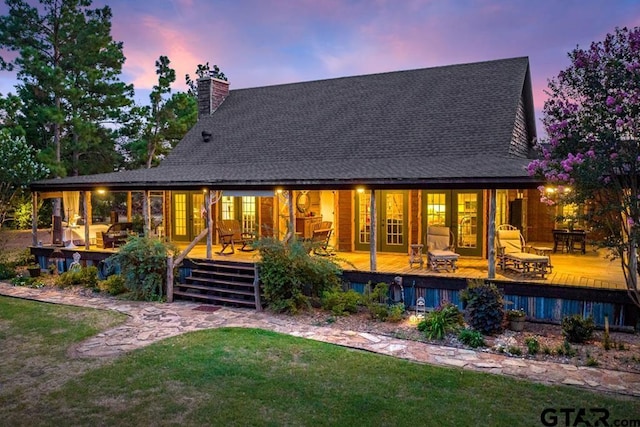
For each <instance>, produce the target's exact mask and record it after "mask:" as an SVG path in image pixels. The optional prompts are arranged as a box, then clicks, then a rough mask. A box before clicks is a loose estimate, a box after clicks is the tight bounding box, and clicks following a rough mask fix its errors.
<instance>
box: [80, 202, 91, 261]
mask: <svg viewBox="0 0 640 427" xmlns="http://www.w3.org/2000/svg"><path fill="white" fill-rule="evenodd" d="M82 196H83V199H84V200H83V202H82V221H83V222H84V248H85V249H86V250H89V248H90V247H91V242H90V241H89V237H90V236H89V212H90V206H89V204H90V203H91V192H90V191H83V192H82Z"/></svg>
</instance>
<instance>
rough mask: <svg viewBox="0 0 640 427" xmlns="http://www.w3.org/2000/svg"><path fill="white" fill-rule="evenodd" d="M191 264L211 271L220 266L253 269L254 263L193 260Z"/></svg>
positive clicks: (229, 268) (226, 268)
mask: <svg viewBox="0 0 640 427" xmlns="http://www.w3.org/2000/svg"><path fill="white" fill-rule="evenodd" d="M193 264H194V265H196V266H197V267H198V268H202V269H206V270H207V271H211V270H212V269H216V268H222V269H225V270H245V271H255V269H256V268H255V264H253V263H224V262H216V261H214V262H198V261H193Z"/></svg>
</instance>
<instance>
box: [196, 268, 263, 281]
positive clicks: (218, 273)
mask: <svg viewBox="0 0 640 427" xmlns="http://www.w3.org/2000/svg"><path fill="white" fill-rule="evenodd" d="M194 273H197V274H204V275H208V276H228V277H242V278H245V279H251V280H253V278H254V277H255V274H242V273H234V272H228V271H213V270H195V269H194V270H191V274H192V275H193V274H194Z"/></svg>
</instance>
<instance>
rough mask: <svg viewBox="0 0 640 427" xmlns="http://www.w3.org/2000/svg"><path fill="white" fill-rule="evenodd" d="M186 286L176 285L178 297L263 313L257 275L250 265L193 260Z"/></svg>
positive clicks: (253, 267)
mask: <svg viewBox="0 0 640 427" xmlns="http://www.w3.org/2000/svg"><path fill="white" fill-rule="evenodd" d="M191 264H192V265H193V267H192V268H191V273H190V274H189V275H188V276H187V277H185V280H184V281H185V283H179V284H176V285H175V289H174V291H173V294H174V296H175V297H177V298H181V299H188V300H192V301H203V302H207V303H211V304H218V305H229V306H236V307H252V308H255V309H257V310H261V309H262V307H261V305H260V300H259V288H258V274H257V269H256V266H255V264H253V263H248V262H234V261H219V260H215V261H212V260H198V261H196V260H191Z"/></svg>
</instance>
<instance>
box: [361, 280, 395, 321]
mask: <svg viewBox="0 0 640 427" xmlns="http://www.w3.org/2000/svg"><path fill="white" fill-rule="evenodd" d="M388 293H389V285H388V284H386V283H384V282H380V283H378V284H376V286H375V287H374V288H373V289H371V283H367V285H366V286H365V288H364V294H363V295H362V303H363V305H364V306H365V307H366V308H367V310H368V311H369V316H371V318H372V319H375V320H380V321H382V322H384V321H385V320H387V318H388V317H389V307H388V306H387V295H388Z"/></svg>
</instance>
